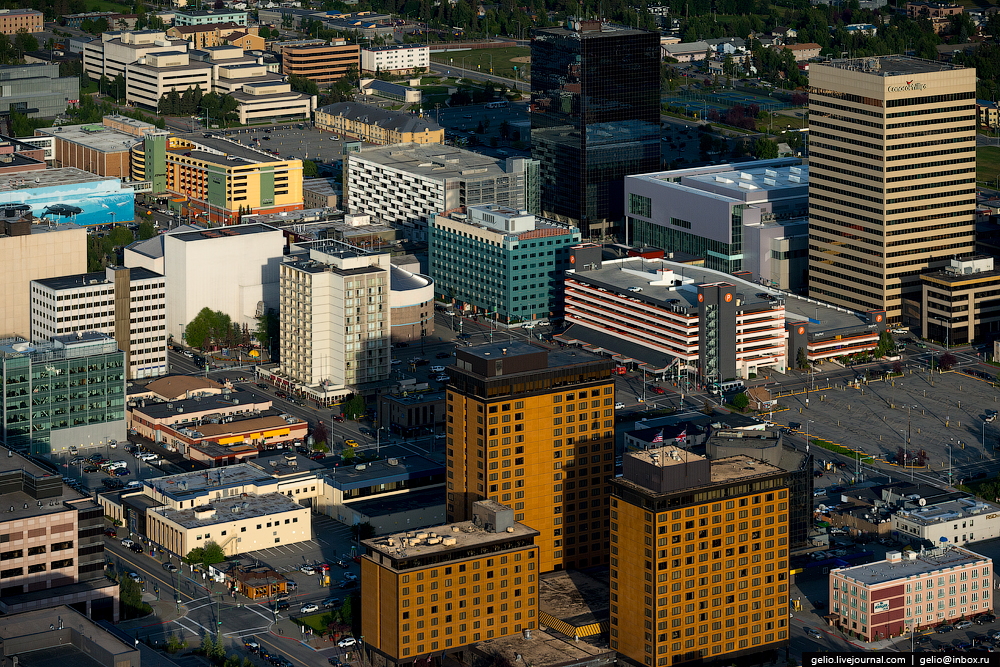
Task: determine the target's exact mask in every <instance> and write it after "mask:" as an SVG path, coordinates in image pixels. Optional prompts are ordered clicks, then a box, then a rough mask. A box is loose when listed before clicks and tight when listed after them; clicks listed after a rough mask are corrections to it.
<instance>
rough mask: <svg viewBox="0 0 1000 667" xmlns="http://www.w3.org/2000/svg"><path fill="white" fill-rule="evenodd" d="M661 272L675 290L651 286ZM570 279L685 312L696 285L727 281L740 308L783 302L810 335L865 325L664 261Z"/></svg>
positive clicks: (630, 263)
mask: <svg viewBox="0 0 1000 667" xmlns="http://www.w3.org/2000/svg"><path fill="white" fill-rule="evenodd" d="M661 268H662V269H665V270H669V271H673V272H674V279H675V281H676V280H681V281H682V284H681V285H676V286H674V285H653V284H651V283H653V282H656V281H658V280H659V275H658V274H657V270H658V269H661ZM635 272H639V273H635ZM570 275H571V276H572V277H573V278H575V279H578V280H580V281H582V282H588V283H594V284H596V285H598V286H601V287H605V288H606V289H610V290H611V291H615V292H620V293H623V294H626V293H627V295H628V297H629V298H631V299H636V300H638V301H642V302H647V303H650V304H652V305H656V306H659V307H669V306H671V305H678V306H681V307H682V308H689V309H696V308H697V305H698V285H701V284H709V283H719V282H723V283H729V284H730V285H732V286H733V289H734V291H735V292H736V294H737V295H738V297H739V298H740V300H741V301H742V302H743V304H745V306H746V307H748V308H750V309H751V310H754V309H764V308H767V307H768V306H769V304H775V303H777V302H778V301H784V306H785V319H786V320H793V321H797V322H801V323H802V324H807V325H808V326H809V328H810V330H813V331H830V330H834V329H846V328H850V327H853V326H861V325H867V322H866V321H865V320H863V319H862V317H861V315H860V314H859V313H855V312H852V311H849V310H846V309H844V308H838V307H836V306H831V305H828V304H824V303H820V302H818V301H815V300H810V299H807V298H804V297H800V296H796V295H794V294H788V293H786V292H782V291H780V290H775V289H770V288H768V287H765V286H763V285H757V284H755V283H752V282H750V281H747V280H742V279H740V278H737V277H736V276H734V275H732V274H729V273H724V272H722V271H715V270H713V269H707V268H705V267H702V266H693V265H691V264H682V263H680V262H672V261H670V260H666V259H644V258H642V257H632V258H627V259H620V260H612V261H605V262H604V263H603V265H602V267H601V268H600V269H596V270H592V271H577V272H575V273H572V274H570V273H567V276H570ZM633 286H634V287H641V288H642V291H641V292H627V290H628V288H629V287H633ZM758 294H765V295H768V296H770V297H771V298H770V299H768V298H766V297H761V296H757V295H758ZM671 299H677V300H678V301H679V303H677V304H672V303H670V302H669V300H671ZM817 316H818V318H817Z"/></svg>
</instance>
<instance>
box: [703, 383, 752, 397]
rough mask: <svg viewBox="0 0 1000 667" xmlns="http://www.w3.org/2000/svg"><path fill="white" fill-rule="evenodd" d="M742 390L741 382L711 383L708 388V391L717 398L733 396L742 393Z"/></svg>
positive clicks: (743, 386)
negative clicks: (727, 395) (722, 395)
mask: <svg viewBox="0 0 1000 667" xmlns="http://www.w3.org/2000/svg"><path fill="white" fill-rule="evenodd" d="M744 388H745V385H744V384H743V380H728V381H726V382H713V383H712V384H710V385H709V386H708V391H709V392H710V393H711V394H713V395H716V396H718V395H719V394H734V393H737V392H740V391H743V389H744Z"/></svg>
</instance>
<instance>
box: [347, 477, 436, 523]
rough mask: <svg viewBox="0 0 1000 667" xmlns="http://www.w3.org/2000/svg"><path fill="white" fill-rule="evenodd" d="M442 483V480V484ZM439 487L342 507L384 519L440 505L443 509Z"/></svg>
mask: <svg viewBox="0 0 1000 667" xmlns="http://www.w3.org/2000/svg"><path fill="white" fill-rule="evenodd" d="M443 483H444V481H443V480H442V484H443ZM442 491H443V489H442V488H441V487H440V486H432V487H430V488H427V489H415V490H413V491H408V492H406V493H396V494H393V496H392V497H391V498H385V497H383V496H376V497H374V498H368V499H362V500H357V501H347V502H345V503H344V507H345V508H348V509H350V510H352V511H354V512H357V513H358V514H362V515H364V516H368V517H385V516H392V515H393V514H399V513H401V512H412V511H414V510H421V509H426V508H431V507H434V506H437V505H440V506H441V507H442V508H444V503H445V497H446V496H445V494H444V493H443V492H442Z"/></svg>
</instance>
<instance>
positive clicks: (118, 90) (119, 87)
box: [108, 74, 128, 102]
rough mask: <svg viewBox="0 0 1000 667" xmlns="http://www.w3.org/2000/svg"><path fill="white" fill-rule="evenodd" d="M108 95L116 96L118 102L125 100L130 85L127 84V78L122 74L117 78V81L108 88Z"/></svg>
mask: <svg viewBox="0 0 1000 667" xmlns="http://www.w3.org/2000/svg"><path fill="white" fill-rule="evenodd" d="M108 93H110V94H111V95H114V98H115V101H117V102H121V101H122V100H124V99H125V95H126V94H128V84H126V83H125V77H124V76H122V75H121V74H119V75H118V76H116V77H115V80H114V81H113V82H112V83H111V87H110V88H108Z"/></svg>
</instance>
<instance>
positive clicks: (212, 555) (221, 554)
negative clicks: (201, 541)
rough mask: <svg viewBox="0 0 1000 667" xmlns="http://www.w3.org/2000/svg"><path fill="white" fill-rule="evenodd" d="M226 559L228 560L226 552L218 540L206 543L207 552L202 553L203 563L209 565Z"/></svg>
mask: <svg viewBox="0 0 1000 667" xmlns="http://www.w3.org/2000/svg"><path fill="white" fill-rule="evenodd" d="M224 560H226V552H225V551H223V550H222V547H221V546H220V545H219V543H218V542H209V543H208V544H206V545H205V552H204V554H202V561H201V563H202V565H204V566H205V567H208V566H209V565H215V564H216V563H221V562H223V561H224Z"/></svg>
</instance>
